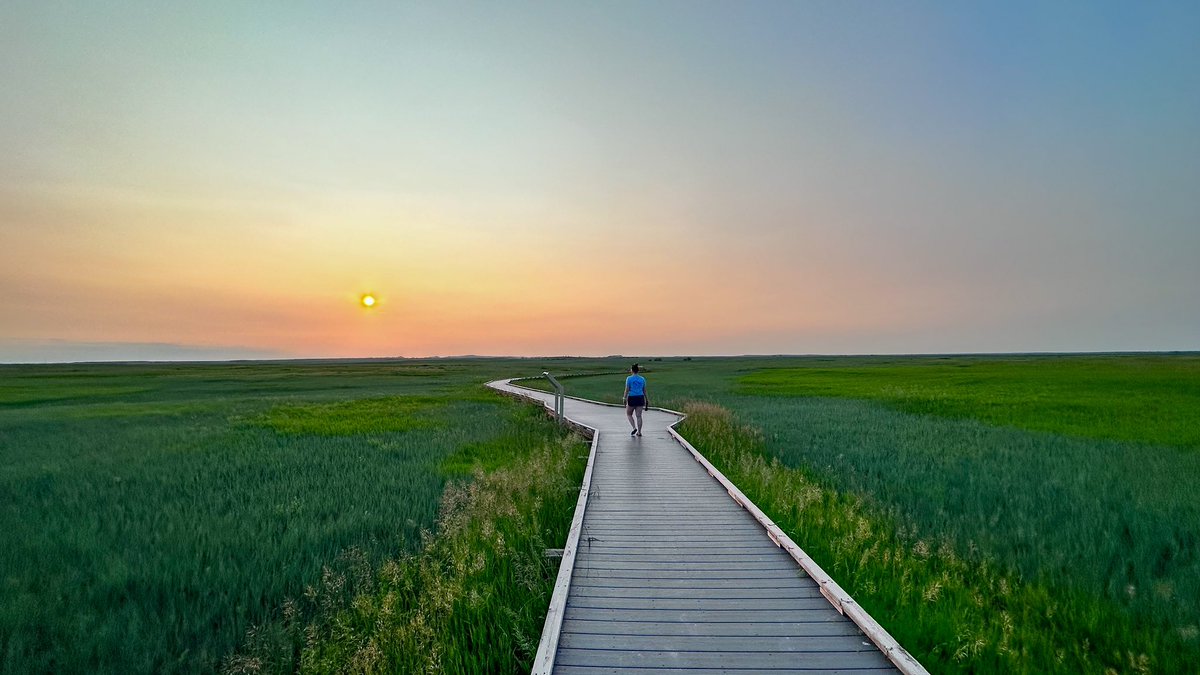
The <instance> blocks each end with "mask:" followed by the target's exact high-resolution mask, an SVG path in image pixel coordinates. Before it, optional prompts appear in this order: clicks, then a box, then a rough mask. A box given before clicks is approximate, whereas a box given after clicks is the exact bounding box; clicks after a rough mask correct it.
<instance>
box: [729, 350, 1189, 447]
mask: <svg viewBox="0 0 1200 675" xmlns="http://www.w3.org/2000/svg"><path fill="white" fill-rule="evenodd" d="M735 393H738V394H743V395H751V396H787V397H798V396H810V397H839V398H852V399H862V400H870V401H878V402H880V403H883V404H885V405H888V406H890V407H893V408H896V409H899V410H903V411H905V412H910V413H915V414H918V415H935V416H938V417H948V418H954V419H974V420H978V421H980V422H983V423H985V424H992V425H996V426H1009V427H1016V428H1020V429H1027V430H1030V431H1048V432H1052V433H1057V434H1064V435H1068V436H1079V437H1083V438H1096V439H1104V440H1122V441H1131V442H1137V443H1145V444H1150V445H1161V446H1170V447H1177V448H1184V449H1200V357H1189V356H1167V357H1164V356H1126V357H1086V356H1074V357H1060V358H1025V359H1021V358H1009V359H1005V360H986V359H970V360H965V359H927V360H925V361H924V362H918V363H911V362H910V363H892V364H886V365H872V366H862V365H845V366H837V367H828V366H823V367H814V366H804V367H799V368H797V367H792V368H768V369H763V370H759V371H757V372H753V373H750V374H748V375H745V376H742V377H740V378H738V380H737V387H736V389H735Z"/></svg>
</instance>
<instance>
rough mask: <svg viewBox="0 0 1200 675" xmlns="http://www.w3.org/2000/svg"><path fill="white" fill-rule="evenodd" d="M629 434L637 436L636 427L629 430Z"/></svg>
mask: <svg viewBox="0 0 1200 675" xmlns="http://www.w3.org/2000/svg"><path fill="white" fill-rule="evenodd" d="M629 435H630V436H637V429H634V430H633V431H631V432H629Z"/></svg>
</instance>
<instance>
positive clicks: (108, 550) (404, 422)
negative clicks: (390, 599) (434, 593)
mask: <svg viewBox="0 0 1200 675" xmlns="http://www.w3.org/2000/svg"><path fill="white" fill-rule="evenodd" d="M538 365H541V364H538ZM521 366H525V367H528V362H513V361H455V362H449V361H433V362H425V363H415V362H408V361H400V362H387V361H377V362H359V363H355V362H327V363H278V364H220V365H206V364H185V365H156V364H131V365H85V366H76V365H64V366H19V367H13V366H6V367H0V460H2V463H0V570H2V572H0V671H3V672H5V673H43V672H56V673H199V672H212V670H214V669H215V668H217V667H218V666H219V664H220V663H221V662H222V659H224V658H225V657H226V656H228V655H229V654H230V653H231V651H232V650H234V649H235V648H236V647H237V646H238V645H239V644H241V643H242V641H243V639H244V637H245V634H246V631H247V629H248V628H249V627H251V626H254V625H266V623H268V622H269V621H270V619H271V617H272V616H273V612H276V611H279V608H280V607H281V606H282V604H283V603H284V602H285V599H287V598H293V599H300V598H303V597H305V592H306V589H308V588H309V587H314V588H319V587H320V584H321V579H322V574H323V570H324V569H325V568H327V567H328V568H330V569H334V568H336V565H334V564H333V561H335V560H337V559H338V558H339V556H342V555H343V554H345V553H346V552H349V551H356V552H357V553H355V554H354V555H357V556H361V558H362V559H363V560H364V561H365V563H366V564H367V565H368V566H369V567H370V569H375V568H376V567H377V566H378V565H380V564H382V561H385V560H389V559H393V558H395V557H396V556H398V555H401V554H403V553H408V554H413V553H415V552H417V551H419V550H421V549H422V547H424V546H426V542H425V538H424V537H423V534H422V533H423V532H425V531H427V530H430V529H431V528H432V527H433V525H434V521H435V517H436V516H437V515H438V509H439V504H441V503H442V495H443V489H444V488H445V486H446V485H447V482H448V481H452V480H453V481H463V480H469V479H470V477H471V476H472V475H474V473H475V472H476V470H477V469H479V470H483V471H485V472H486V471H494V470H498V469H502V468H504V467H507V466H509V465H511V464H513V463H516V462H519V461H524V460H525V458H527V457H528V456H529V453H530V452H531V451H534V450H537V449H538V448H541V447H542V446H544V445H545V444H546V443H547V442H551V443H557V440H556V439H558V438H560V437H561V432H560V431H558V430H557V429H556V428H555V427H554V426H553V425H552V424H551V423H550V422H548V421H546V420H545V419H544V416H541V415H539V414H538V413H537V412H536V411H534V410H532V409H531V408H529V407H527V406H523V405H521V404H518V403H515V402H511V401H508V400H507V399H504V398H502V397H499V396H497V395H495V394H493V393H491V392H488V391H486V390H485V389H484V388H483V387H482V386H481V385H480V383H481V382H483V381H485V380H487V379H491V378H493V377H498V376H500V375H503V374H507V373H512V372H513V371H514V370H517V369H518V368H519V367H521ZM556 517H557V518H558V521H556V522H557V523H558V524H557V525H553V526H552V527H560V528H565V527H566V524H567V523H569V520H570V513H569V511H564V512H563V513H559V514H557V515H556ZM546 522H549V520H547V521H546ZM548 532H549V533H548ZM556 532H557V530H554V531H552V532H550V531H536V532H534V531H530V532H525V533H524V535H522V536H527V537H529V539H528V542H532V541H535V540H537V541H540V539H542V538H553V537H554V536H557V534H556ZM564 532H565V530H564ZM513 536H514V545H515V542H516V541H517V540H518V539H519V537H517V535H515V534H514V535H513ZM530 545H531V546H532V544H530ZM537 545H539V546H540V545H541V544H540V543H539V544H537ZM553 546H561V543H556V544H553ZM513 597H514V596H513V595H511V594H510V595H509V596H507V598H508V600H510V601H511V600H512V599H513ZM529 597H530V598H534V597H537V593H531V594H530V596H529ZM297 602H299V601H298V600H297ZM535 604H536V603H535ZM488 607H489V608H490V609H488V610H487V611H492V610H493V609H495V607H494V606H491V605H489V606H488ZM541 610H542V611H544V607H542V608H541ZM306 616H307V615H304V614H303V613H302V616H301V618H305V617H306ZM491 620H492V621H493V622H498V621H500V620H501V617H499V616H498V615H497V616H494V617H492V619H491ZM503 644H506V645H507V644H509V643H503Z"/></svg>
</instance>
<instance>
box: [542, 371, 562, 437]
mask: <svg viewBox="0 0 1200 675" xmlns="http://www.w3.org/2000/svg"><path fill="white" fill-rule="evenodd" d="M542 375H545V376H546V379H547V380H550V384H552V385H554V418H555V419H556V420H558V423H559V424H562V421H563V399H564V398H565V397H566V393H565V390H564V389H563V386H562V384H560V383H559V381H558V380H556V379H554V376H553V375H551V374H550V373H549V371H542Z"/></svg>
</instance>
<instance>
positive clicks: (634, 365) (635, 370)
mask: <svg viewBox="0 0 1200 675" xmlns="http://www.w3.org/2000/svg"><path fill="white" fill-rule="evenodd" d="M630 370H632V371H633V372H635V373H636V372H637V371H638V364H636V363H635V364H633V367H632V368H630Z"/></svg>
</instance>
